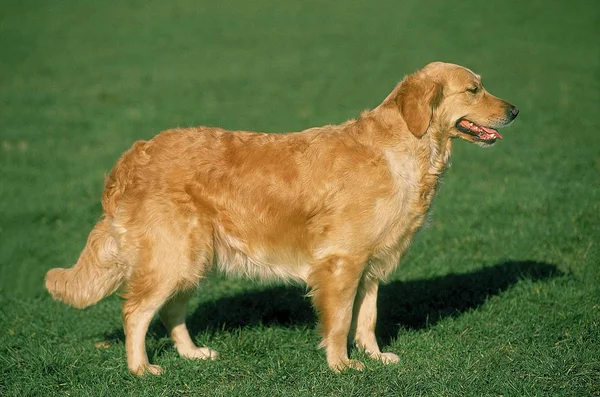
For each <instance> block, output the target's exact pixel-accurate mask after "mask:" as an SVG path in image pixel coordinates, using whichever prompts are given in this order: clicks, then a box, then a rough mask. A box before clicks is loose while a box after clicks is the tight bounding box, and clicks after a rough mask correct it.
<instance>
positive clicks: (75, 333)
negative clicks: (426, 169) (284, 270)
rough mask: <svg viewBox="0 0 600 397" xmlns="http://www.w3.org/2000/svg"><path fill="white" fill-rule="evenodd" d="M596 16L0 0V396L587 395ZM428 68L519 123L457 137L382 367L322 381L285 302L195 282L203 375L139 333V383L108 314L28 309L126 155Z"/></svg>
mask: <svg viewBox="0 0 600 397" xmlns="http://www.w3.org/2000/svg"><path fill="white" fill-rule="evenodd" d="M599 20H600V3H599V2H597V1H593V0H589V1H586V0H581V1H572V2H566V1H563V2H558V1H556V2H549V1H541V0H536V1H529V2H524V1H517V0H507V1H504V2H502V3H499V2H482V1H475V0H464V1H461V2H448V1H446V2H444V1H433V0H430V1H419V0H406V1H398V0H394V1H389V0H386V1H375V2H366V1H364V2H356V1H350V2H342V1H336V2H333V1H314V0H307V1H302V2H291V1H290V2H272V1H266V0H253V1H243V0H230V1H223V2H217V1H211V2H207V1H203V2H197V1H191V0H173V1H157V0H150V1H139V0H137V1H119V2H117V1H97V2H86V1H74V0H59V1H48V2H33V1H23V0H20V1H18V0H4V1H3V2H2V5H0V48H1V51H0V371H1V373H0V395H7V396H34V395H36V396H37V395H44V396H47V395H77V396H79V395H90V396H100V395H106V396H116V395H136V396H154V395H156V396H158V395H165V396H177V395H190V396H213V395H214V396H238V395H240V396H243V395H251V396H264V395H268V396H380V395H386V396H394V395H399V396H401V395H406V396H413V395H423V396H435V395H440V396H455V395H472V396H488V395H489V396H495V395H504V396H525V395H528V396H529V395H531V396H537V395H552V396H554V395H565V396H569V395H573V396H583V395H600V251H599V247H598V243H599V240H600V176H599V175H600V135H599V133H598V119H599V115H600V107H599V106H600V47H599V45H598V43H600V28H599V22H598V21H599ZM434 60H445V61H449V62H454V63H459V64H462V65H465V66H468V67H470V68H471V69H473V70H474V71H476V72H477V73H480V74H481V75H482V76H483V78H484V82H485V85H486V87H487V88H488V89H489V90H490V91H491V92H492V93H494V94H496V95H498V96H500V97H502V98H505V99H507V100H509V101H510V102H512V103H514V104H516V105H518V106H519V108H520V110H521V113H520V115H519V118H518V119H517V120H516V121H515V123H514V124H513V126H512V127H510V128H509V129H507V130H504V131H503V135H504V139H503V140H502V141H501V142H499V143H498V144H497V145H495V146H494V147H493V148H491V149H488V150H484V149H481V148H478V147H476V146H475V145H469V144H468V143H466V142H455V144H454V147H453V164H452V167H451V168H450V169H449V170H448V171H447V172H446V174H445V176H444V180H443V183H442V186H441V188H440V191H439V195H438V196H437V197H436V199H435V200H434V205H433V210H432V211H431V213H430V216H429V219H428V222H427V226H426V227H425V228H424V229H423V230H422V231H421V232H420V233H419V234H418V235H417V237H416V239H415V241H414V243H413V244H412V245H411V248H410V249H409V252H408V254H407V255H406V256H405V257H404V258H403V260H402V263H401V265H400V266H399V268H398V270H397V271H396V272H395V273H394V275H393V277H392V279H391V280H390V282H389V283H388V284H387V285H385V286H384V287H382V289H381V295H380V300H379V313H380V315H379V322H378V332H377V333H378V336H379V338H380V343H381V344H382V346H383V348H384V350H386V351H392V352H395V353H396V354H398V355H400V357H401V361H400V363H399V364H397V365H393V366H383V365H380V364H377V363H375V362H371V361H367V369H366V370H365V371H363V372H356V371H347V372H345V373H342V374H334V373H332V372H330V371H329V370H328V368H327V365H326V362H325V355H324V352H323V351H322V350H319V349H317V345H318V343H319V337H318V335H317V333H316V332H315V330H314V328H315V327H314V326H315V315H314V314H313V312H312V309H311V308H310V304H309V302H308V301H307V300H306V299H305V298H304V297H303V294H304V293H305V289H304V288H302V287H301V286H300V287H295V286H284V285H277V284H275V285H260V284H257V283H252V282H249V281H245V280H226V279H222V278H215V279H212V280H209V281H207V282H205V283H203V284H202V286H201V288H200V289H199V291H198V294H197V295H196V296H195V297H194V298H193V300H192V302H191V305H190V316H189V325H190V329H191V331H192V335H193V337H194V338H195V339H196V341H197V342H198V343H199V344H206V345H208V346H211V347H214V348H215V349H216V350H218V351H219V352H220V354H221V359H220V360H219V361H215V362H191V361H185V360H183V359H180V358H179V357H178V356H177V353H176V351H175V350H174V348H173V346H172V344H171V342H170V341H169V339H168V338H167V336H166V332H165V330H164V329H163V328H162V325H160V323H159V322H158V321H156V322H155V323H153V325H152V326H151V329H150V332H149V334H148V338H147V346H148V351H149V355H150V360H151V361H152V362H155V363H158V364H160V365H162V366H163V368H165V370H166V373H165V375H163V376H162V377H152V376H145V377H142V378H137V377H135V376H133V375H130V374H129V373H128V372H127V364H126V361H125V347H124V337H123V331H122V326H121V321H120V305H121V300H120V298H119V297H118V296H116V295H115V296H112V297H110V298H107V299H105V300H104V301H102V302H101V303H99V304H97V305H95V306H93V307H90V308H87V309H85V310H76V309H73V308H70V307H67V306H65V305H63V304H60V303H58V302H54V301H53V300H52V299H51V298H50V296H49V295H48V294H47V293H46V292H45V291H44V289H43V278H44V274H45V272H46V271H47V270H48V269H50V268H52V267H57V266H62V267H65V266H70V265H71V264H72V263H74V262H75V260H76V259H77V256H78V254H79V252H80V250H81V249H82V247H83V245H84V243H85V240H86V238H87V234H88V232H89V231H90V229H91V227H92V226H93V225H94V223H95V221H96V220H97V218H98V217H99V216H100V214H101V207H100V200H99V197H100V194H101V192H102V187H103V178H104V175H105V174H106V173H107V172H108V171H110V169H111V167H112V166H113V164H114V163H115V161H116V159H117V158H118V157H119V155H120V154H121V153H122V152H123V151H124V150H125V149H126V148H128V147H129V146H130V145H131V144H132V142H133V141H134V140H136V139H140V138H150V137H152V136H153V135H155V134H156V133H158V132H159V131H161V130H163V129H166V128H169V127H177V126H196V125H211V126H221V127H224V128H228V129H249V130H256V131H267V132H275V131H297V130H301V129H305V128H308V127H311V126H316V125H323V124H333V123H340V122H342V121H344V120H346V119H348V118H352V117H356V116H358V115H359V113H360V112H361V110H363V109H365V108H373V107H375V106H377V105H378V104H379V103H380V102H381V101H382V100H383V98H385V96H386V95H387V94H388V93H389V92H390V91H391V89H392V88H393V87H394V85H395V84H396V83H397V82H398V81H399V80H400V79H401V78H402V77H403V76H404V75H405V74H407V73H411V72H413V71H415V70H416V69H419V68H420V67H422V66H424V65H425V64H427V63H428V62H430V61H434ZM359 196H360V192H357V199H359ZM352 355H353V356H355V357H360V354H359V353H358V352H356V351H353V353H352Z"/></svg>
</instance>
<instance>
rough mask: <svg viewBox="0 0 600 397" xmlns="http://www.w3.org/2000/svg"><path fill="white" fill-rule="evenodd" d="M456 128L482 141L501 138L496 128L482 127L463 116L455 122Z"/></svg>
mask: <svg viewBox="0 0 600 397" xmlns="http://www.w3.org/2000/svg"><path fill="white" fill-rule="evenodd" d="M456 129H458V130H459V131H460V132H464V133H465V134H469V135H472V136H474V137H475V138H477V139H479V140H481V141H484V142H490V143H493V142H495V141H496V139H502V135H500V133H499V132H498V131H497V130H495V129H493V128H489V127H484V126H482V125H480V124H477V123H474V122H472V121H470V120H467V119H465V118H461V119H460V120H458V121H457V122H456Z"/></svg>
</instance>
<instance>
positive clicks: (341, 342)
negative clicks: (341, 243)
mask: <svg viewBox="0 0 600 397" xmlns="http://www.w3.org/2000/svg"><path fill="white" fill-rule="evenodd" d="M363 266H364V262H363V261H360V260H357V259H356V258H352V257H341V256H331V257H328V258H326V259H324V260H322V261H319V262H317V263H315V264H314V266H313V269H312V272H311V275H310V277H309V280H308V281H309V285H310V287H311V288H312V291H311V296H312V300H313V305H314V306H315V309H316V310H317V313H318V316H319V321H320V325H321V333H322V335H323V341H322V342H321V346H322V347H325V351H326V354H327V364H328V365H329V367H330V368H331V369H333V370H334V371H341V370H343V369H346V368H354V369H358V370H361V369H363V368H364V365H363V364H362V363H361V362H360V361H357V360H350V359H349V358H348V332H349V331H350V326H351V323H352V308H353V305H354V299H355V297H356V290H357V287H358V282H359V280H360V278H361V274H362V271H363Z"/></svg>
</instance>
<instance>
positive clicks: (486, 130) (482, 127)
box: [480, 125, 502, 139]
mask: <svg viewBox="0 0 600 397" xmlns="http://www.w3.org/2000/svg"><path fill="white" fill-rule="evenodd" d="M480 127H481V129H482V130H484V131H485V132H487V133H488V134H492V136H495V137H496V138H498V139H502V135H500V133H499V132H498V131H496V130H495V129H493V128H486V127H484V126H482V125H480Z"/></svg>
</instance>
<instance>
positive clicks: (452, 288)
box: [106, 261, 562, 346]
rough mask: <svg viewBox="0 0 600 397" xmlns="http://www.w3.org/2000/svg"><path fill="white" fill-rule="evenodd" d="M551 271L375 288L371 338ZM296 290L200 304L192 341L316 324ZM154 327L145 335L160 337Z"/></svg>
mask: <svg viewBox="0 0 600 397" xmlns="http://www.w3.org/2000/svg"><path fill="white" fill-rule="evenodd" d="M561 274H562V273H561V272H560V271H559V270H558V269H557V268H556V266H554V265H551V264H548V263H541V262H534V261H521V262H519V261H510V262H504V263H500V264H497V265H495V266H490V267H486V268H483V269H480V270H477V271H474V272H471V273H464V274H448V275H446V276H442V277H436V278H431V279H424V280H411V281H404V282H401V281H393V282H391V283H388V284H384V285H382V286H381V287H380V292H379V299H378V322H377V330H376V332H377V336H378V339H379V340H380V342H381V343H382V345H383V346H385V345H387V344H389V342H390V340H391V339H392V338H394V337H395V336H396V335H397V334H398V330H399V329H400V328H406V329H415V330H419V329H424V328H427V327H429V326H433V325H435V324H436V323H437V322H438V321H439V320H441V319H443V318H445V317H449V316H457V315H460V314H461V313H464V312H466V311H468V310H471V309H475V308H477V307H479V306H481V305H482V304H483V303H484V302H485V301H486V299H487V298H488V297H490V296H494V295H498V294H500V293H501V292H503V291H505V290H507V289H508V288H510V287H511V286H512V285H514V284H516V283H517V282H518V281H519V280H531V281H537V280H544V279H549V278H553V277H557V276H560V275H561ZM305 293H306V289H305V288H302V287H289V286H278V287H272V288H267V289H264V290H261V291H256V292H246V293H243V294H239V295H234V296H230V297H223V298H220V299H217V300H215V301H211V302H206V303H202V304H200V305H199V306H198V307H197V308H196V310H195V311H194V313H192V314H189V315H188V318H187V324H188V327H189V329H190V333H191V334H192V335H196V334H198V333H200V332H203V331H209V332H219V331H220V330H234V329H237V328H240V327H245V326H252V325H258V324H263V325H282V326H296V325H306V324H314V323H316V316H315V314H314V312H313V310H312V308H311V305H310V301H309V299H308V298H306V297H304V294H305ZM164 332H165V331H164V328H163V327H162V325H161V324H160V322H159V321H155V322H153V324H152V326H151V327H150V333H151V334H154V335H161V334H164ZM106 337H107V338H108V339H113V340H114V339H121V340H122V339H123V331H122V330H117V331H113V332H112V333H110V334H109V335H106Z"/></svg>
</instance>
